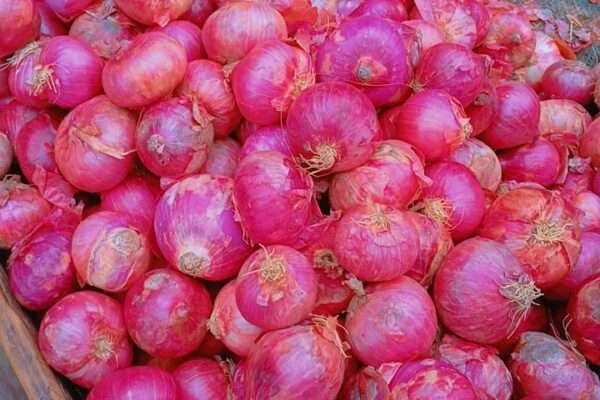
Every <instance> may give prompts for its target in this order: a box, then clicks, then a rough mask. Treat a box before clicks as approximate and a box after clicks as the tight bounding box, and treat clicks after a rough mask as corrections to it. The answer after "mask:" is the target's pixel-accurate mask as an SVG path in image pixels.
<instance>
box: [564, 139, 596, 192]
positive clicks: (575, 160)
mask: <svg viewBox="0 0 600 400" xmlns="http://www.w3.org/2000/svg"><path fill="white" fill-rule="evenodd" d="M567 152H568V150H567ZM593 179H594V169H593V168H592V166H591V165H590V159H589V158H581V157H577V156H575V157H572V158H571V159H569V161H568V165H567V174H566V176H565V179H564V182H563V183H561V184H560V185H559V186H558V187H557V189H558V190H560V192H561V193H562V195H563V196H564V197H565V198H570V197H573V196H575V195H577V194H578V193H581V192H583V191H587V190H593V188H592V181H593Z"/></svg>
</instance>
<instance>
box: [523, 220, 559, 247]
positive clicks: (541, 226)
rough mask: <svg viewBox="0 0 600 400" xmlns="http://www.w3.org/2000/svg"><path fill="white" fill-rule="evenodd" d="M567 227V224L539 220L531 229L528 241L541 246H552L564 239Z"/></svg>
mask: <svg viewBox="0 0 600 400" xmlns="http://www.w3.org/2000/svg"><path fill="white" fill-rule="evenodd" d="M566 229H567V226H566V225H560V224H557V223H556V222H552V221H548V220H539V221H536V223H535V224H534V225H533V228H532V229H531V232H530V235H529V240H528V242H530V243H532V244H534V245H539V246H551V245H553V244H555V243H558V242H560V241H561V240H562V237H563V235H564V234H565V232H566Z"/></svg>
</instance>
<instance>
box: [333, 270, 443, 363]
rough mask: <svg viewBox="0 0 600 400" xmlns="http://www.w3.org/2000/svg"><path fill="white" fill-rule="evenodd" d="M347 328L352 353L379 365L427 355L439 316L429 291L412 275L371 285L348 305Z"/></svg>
mask: <svg viewBox="0 0 600 400" xmlns="http://www.w3.org/2000/svg"><path fill="white" fill-rule="evenodd" d="M345 327H346V329H347V330H348V340H349V342H350V345H351V347H352V353H353V354H354V355H355V356H356V357H357V358H358V359H359V360H361V361H362V362H363V363H365V364H367V365H371V366H374V367H378V366H379V365H380V364H382V363H386V362H406V361H410V360H414V359H418V358H421V357H424V356H426V355H427V354H428V353H429V351H430V349H431V345H432V343H433V341H434V338H435V335H436V330H437V317H436V312H435V307H434V305H433V301H432V300H431V298H430V297H429V294H427V291H426V290H425V289H424V288H423V287H422V286H421V285H419V284H418V283H417V282H416V281H414V280H412V279H410V278H408V277H405V276H403V277H400V278H398V279H396V280H393V281H389V282H383V283H378V284H376V285H370V286H367V288H366V291H365V293H364V294H361V293H358V294H357V295H356V296H355V297H354V299H353V300H352V302H351V303H350V306H349V307H348V316H347V317H346V323H345Z"/></svg>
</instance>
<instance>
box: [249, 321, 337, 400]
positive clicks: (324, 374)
mask: <svg viewBox="0 0 600 400" xmlns="http://www.w3.org/2000/svg"><path fill="white" fill-rule="evenodd" d="M336 322H337V321H336V320H335V318H329V319H324V318H323V319H316V322H315V323H314V324H312V325H303V326H302V325H298V326H292V327H290V328H287V329H281V330H277V331H274V332H269V333H267V334H265V335H264V336H263V337H262V338H261V339H260V341H259V342H258V344H257V346H256V347H255V348H254V350H253V351H252V353H251V354H250V356H249V357H248V358H247V366H246V368H245V370H246V373H245V382H244V386H245V393H244V394H245V396H244V397H245V398H246V399H273V398H285V399H287V400H301V399H317V398H320V399H333V398H335V397H336V395H337V393H338V392H339V390H340V387H341V386H342V382H343V377H344V364H345V354H344V350H343V345H342V341H341V339H340V337H339V336H338V334H337V331H336V325H337V324H336Z"/></svg>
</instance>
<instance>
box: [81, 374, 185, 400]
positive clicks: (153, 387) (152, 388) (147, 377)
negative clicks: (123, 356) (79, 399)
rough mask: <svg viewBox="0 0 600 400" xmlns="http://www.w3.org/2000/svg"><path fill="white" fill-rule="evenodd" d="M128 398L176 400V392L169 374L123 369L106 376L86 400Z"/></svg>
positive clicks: (173, 380)
mask: <svg viewBox="0 0 600 400" xmlns="http://www.w3.org/2000/svg"><path fill="white" fill-rule="evenodd" d="M127 396H130V397H132V398H143V399H147V400H177V399H178V397H177V396H178V390H177V384H176V383H175V379H174V378H173V376H172V375H171V374H169V373H168V372H165V371H163V370H161V369H160V368H156V367H146V366H138V367H131V368H123V369H121V370H118V371H114V372H113V373H111V374H108V375H107V376H106V377H105V378H104V379H102V380H101V381H100V382H98V384H97V385H96V386H94V389H93V390H92V391H91V392H90V394H89V396H88V400H106V399H119V398H124V397H127Z"/></svg>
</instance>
